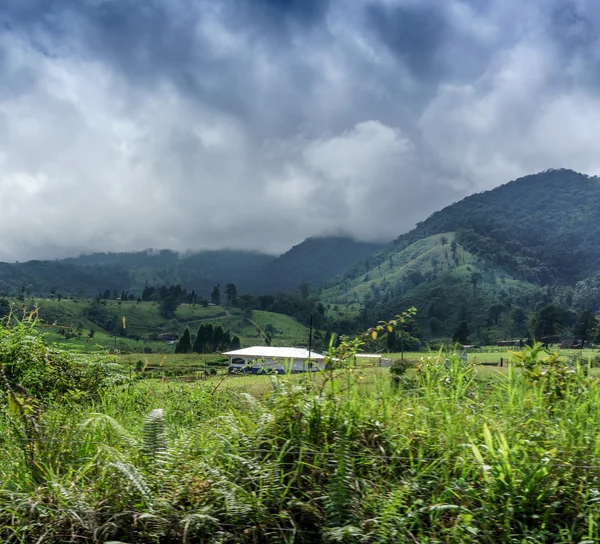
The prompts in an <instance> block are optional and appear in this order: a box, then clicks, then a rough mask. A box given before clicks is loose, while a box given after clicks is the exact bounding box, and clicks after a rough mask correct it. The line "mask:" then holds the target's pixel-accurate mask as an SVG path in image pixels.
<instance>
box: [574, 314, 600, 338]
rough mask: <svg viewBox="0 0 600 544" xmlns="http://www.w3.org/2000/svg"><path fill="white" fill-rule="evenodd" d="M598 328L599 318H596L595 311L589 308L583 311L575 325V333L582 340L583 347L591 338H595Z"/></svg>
mask: <svg viewBox="0 0 600 544" xmlns="http://www.w3.org/2000/svg"><path fill="white" fill-rule="evenodd" d="M597 329H598V320H597V319H596V316H595V315H594V312H592V310H590V309H587V310H583V312H581V315H580V316H579V319H578V320H577V323H576V324H575V326H574V327H573V334H574V335H575V337H576V338H577V339H578V340H581V347H583V346H584V345H585V343H586V342H587V341H588V340H589V339H590V338H593V336H594V334H595V333H596V330H597Z"/></svg>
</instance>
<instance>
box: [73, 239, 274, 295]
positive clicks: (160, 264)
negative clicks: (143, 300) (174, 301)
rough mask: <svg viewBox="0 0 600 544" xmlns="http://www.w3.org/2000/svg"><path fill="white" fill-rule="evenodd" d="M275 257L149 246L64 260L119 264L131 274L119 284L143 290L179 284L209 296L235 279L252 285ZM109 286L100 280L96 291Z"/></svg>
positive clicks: (93, 264) (98, 265) (243, 287)
mask: <svg viewBox="0 0 600 544" xmlns="http://www.w3.org/2000/svg"><path fill="white" fill-rule="evenodd" d="M274 260H275V257H274V256H272V255H265V254H262V253H257V252H252V251H234V250H220V251H200V252H186V253H177V252H175V251H171V250H167V249H164V250H146V251H136V252H128V253H94V254H91V255H82V256H80V257H76V258H72V259H65V260H64V261H63V262H65V263H68V264H71V265H75V266H79V267H82V268H87V269H88V270H101V269H102V268H104V267H107V266H109V267H113V268H119V269H121V270H124V271H126V272H127V273H128V274H129V281H128V283H127V284H125V285H123V286H121V287H120V289H125V290H127V291H130V292H133V293H136V294H140V293H141V291H142V289H143V288H144V285H146V284H149V285H166V284H168V285H172V284H173V285H174V284H180V285H181V286H182V287H185V288H187V289H190V290H191V289H194V290H196V292H197V293H200V294H202V295H204V296H205V297H208V296H209V295H210V292H211V291H212V289H213V287H214V286H215V285H217V284H221V285H222V287H224V286H225V285H226V284H227V283H230V282H231V283H234V284H236V285H237V286H238V289H240V290H241V291H243V290H246V289H248V288H250V286H251V282H254V278H255V277H257V276H259V275H260V274H261V273H262V272H263V271H264V269H265V268H266V267H267V266H268V265H269V264H270V263H272V262H273V261H274ZM104 289H106V288H105V287H103V286H102V285H101V284H99V285H98V286H97V288H96V290H95V291H94V292H93V294H96V293H97V292H98V291H100V290H104Z"/></svg>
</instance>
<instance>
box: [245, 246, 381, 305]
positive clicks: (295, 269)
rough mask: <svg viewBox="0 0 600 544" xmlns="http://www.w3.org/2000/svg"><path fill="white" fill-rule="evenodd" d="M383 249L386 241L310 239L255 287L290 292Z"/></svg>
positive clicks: (315, 283)
mask: <svg viewBox="0 0 600 544" xmlns="http://www.w3.org/2000/svg"><path fill="white" fill-rule="evenodd" d="M381 248H382V244H377V243H369V242H357V241H356V240H353V239H352V238H348V237H344V236H326V237H320V238H307V239H306V240H304V241H303V242H302V243H300V244H298V245H296V246H294V247H292V248H291V249H290V250H289V251H287V252H286V253H284V254H283V255H281V256H280V257H278V258H277V259H275V260H274V261H273V262H271V263H269V264H268V265H267V266H266V267H265V269H264V270H263V271H262V272H261V274H260V275H259V276H258V277H257V278H256V279H255V281H254V284H253V285H252V288H251V290H252V291H253V292H257V293H277V292H288V291H294V290H297V289H298V288H299V287H300V285H301V284H303V283H304V284H307V285H309V286H310V287H315V286H318V285H321V284H322V283H323V282H325V281H327V280H329V279H331V278H333V277H334V276H336V275H338V274H341V273H342V272H344V270H346V269H347V268H348V267H349V266H352V265H353V264H355V263H357V262H358V261H360V260H362V259H364V258H365V257H367V256H368V255H371V254H372V253H374V252H376V251H378V250H379V249H381Z"/></svg>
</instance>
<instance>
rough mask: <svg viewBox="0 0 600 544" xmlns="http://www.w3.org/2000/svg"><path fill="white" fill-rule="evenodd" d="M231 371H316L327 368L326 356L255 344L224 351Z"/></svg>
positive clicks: (297, 349) (280, 372) (306, 351)
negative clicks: (249, 346)
mask: <svg viewBox="0 0 600 544" xmlns="http://www.w3.org/2000/svg"><path fill="white" fill-rule="evenodd" d="M223 355H224V356H225V357H228V358H229V372H232V373H234V372H240V373H252V374H257V373H262V372H265V373H269V372H271V373H272V372H276V373H277V374H283V373H285V372H288V371H289V372H293V373H297V372H311V371H312V372H314V371H317V370H323V369H324V368H325V356H324V355H321V354H320V353H315V352H314V351H311V352H310V353H309V351H308V350H306V349H302V348H282V347H272V346H253V347H251V348H244V349H237V350H235V351H227V352H225V353H223Z"/></svg>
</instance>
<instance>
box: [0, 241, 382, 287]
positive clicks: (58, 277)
mask: <svg viewBox="0 0 600 544" xmlns="http://www.w3.org/2000/svg"><path fill="white" fill-rule="evenodd" d="M380 248H381V244H372V243H363V242H356V241H354V240H352V239H350V238H344V237H321V238H308V239H307V240H305V241H304V242H302V243H301V244H298V245H296V246H294V247H293V248H292V249H290V250H289V251H288V252H286V253H284V254H283V255H281V256H280V257H275V256H273V255H266V254H262V253H257V252H251V251H234V250H220V251H200V252H186V253H177V252H175V251H170V250H146V251H138V252H129V253H94V254H91V255H82V256H79V257H75V258H70V259H63V260H61V261H29V262H26V263H0V293H5V294H12V295H17V294H19V293H21V291H23V292H24V294H27V295H29V294H34V295H47V294H49V293H61V294H63V295H66V294H68V295H78V296H84V295H87V296H95V295H97V294H98V293H99V292H104V291H105V290H106V289H109V290H110V291H114V290H116V291H118V292H120V291H122V290H125V291H128V292H129V293H133V294H135V295H136V296H137V295H140V294H141V292H142V290H143V288H144V286H145V285H175V284H179V285H181V286H182V287H184V288H186V289H188V290H192V289H194V290H195V291H196V293H198V294H200V295H202V296H204V297H209V296H210V293H211V291H212V289H213V288H214V286H215V285H217V284H220V285H221V290H224V288H225V286H226V284H228V283H233V284H235V285H236V287H237V291H238V293H252V294H267V293H278V292H289V291H297V290H298V289H299V287H300V285H301V284H302V283H307V284H309V285H310V286H312V287H317V286H320V285H321V284H322V283H323V282H325V281H326V280H328V279H331V278H333V277H334V276H336V275H337V274H339V273H341V272H343V271H344V270H345V269H346V268H347V267H348V266H350V265H352V264H354V263H356V262H357V261H359V260H361V259H363V258H364V257H365V256H366V255H368V254H370V253H372V252H373V251H376V250H377V249H380Z"/></svg>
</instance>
